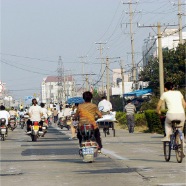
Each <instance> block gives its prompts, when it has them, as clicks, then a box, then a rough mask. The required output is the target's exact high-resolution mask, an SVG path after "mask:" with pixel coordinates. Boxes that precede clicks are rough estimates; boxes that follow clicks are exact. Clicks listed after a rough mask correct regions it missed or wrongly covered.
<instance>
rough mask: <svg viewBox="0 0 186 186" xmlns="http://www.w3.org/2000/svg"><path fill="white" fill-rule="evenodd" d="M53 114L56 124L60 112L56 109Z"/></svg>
mask: <svg viewBox="0 0 186 186" xmlns="http://www.w3.org/2000/svg"><path fill="white" fill-rule="evenodd" d="M53 114H54V123H56V122H57V120H58V110H57V109H56V108H54V111H53Z"/></svg>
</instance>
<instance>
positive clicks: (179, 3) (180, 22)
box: [178, 0, 186, 44]
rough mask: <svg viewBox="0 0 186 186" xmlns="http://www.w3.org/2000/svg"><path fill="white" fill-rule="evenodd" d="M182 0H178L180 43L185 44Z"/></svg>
mask: <svg viewBox="0 0 186 186" xmlns="http://www.w3.org/2000/svg"><path fill="white" fill-rule="evenodd" d="M181 5H186V4H181V0H178V25H179V44H183V37H182V15H183V14H182V11H181Z"/></svg>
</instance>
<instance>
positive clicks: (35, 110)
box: [28, 105, 42, 121]
mask: <svg viewBox="0 0 186 186" xmlns="http://www.w3.org/2000/svg"><path fill="white" fill-rule="evenodd" d="M28 112H29V114H30V116H31V118H30V120H31V121H41V115H40V114H41V113H42V110H41V107H40V106H38V105H36V106H34V105H32V106H31V107H30V108H29V111H28Z"/></svg>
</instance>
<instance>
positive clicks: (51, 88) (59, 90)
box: [41, 76, 75, 104]
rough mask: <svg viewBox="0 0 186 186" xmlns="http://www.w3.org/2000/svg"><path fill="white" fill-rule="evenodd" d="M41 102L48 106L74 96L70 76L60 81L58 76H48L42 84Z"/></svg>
mask: <svg viewBox="0 0 186 186" xmlns="http://www.w3.org/2000/svg"><path fill="white" fill-rule="evenodd" d="M41 87H42V102H43V103H47V104H49V103H50V102H52V103H58V102H62V103H64V102H65V101H66V100H67V99H68V98H70V97H73V96H74V95H75V81H74V79H73V77H72V76H65V77H64V78H62V79H61V80H60V81H59V79H58V76H48V77H46V78H44V79H43V82H42V85H41Z"/></svg>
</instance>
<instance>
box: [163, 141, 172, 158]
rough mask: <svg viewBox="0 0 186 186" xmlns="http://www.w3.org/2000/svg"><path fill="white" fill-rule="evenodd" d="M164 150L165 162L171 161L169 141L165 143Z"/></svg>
mask: <svg viewBox="0 0 186 186" xmlns="http://www.w3.org/2000/svg"><path fill="white" fill-rule="evenodd" d="M163 150H164V157H165V161H169V160H170V157H171V143H170V142H169V141H165V142H163Z"/></svg>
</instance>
